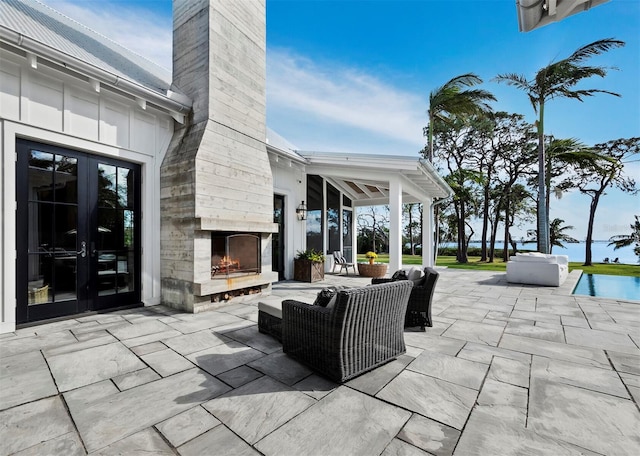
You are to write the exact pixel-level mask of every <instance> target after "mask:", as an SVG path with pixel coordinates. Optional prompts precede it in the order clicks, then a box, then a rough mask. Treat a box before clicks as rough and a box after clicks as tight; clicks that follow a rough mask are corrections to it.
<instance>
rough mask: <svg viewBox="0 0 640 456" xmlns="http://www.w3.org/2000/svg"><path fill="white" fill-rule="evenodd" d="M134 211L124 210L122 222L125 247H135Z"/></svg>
mask: <svg viewBox="0 0 640 456" xmlns="http://www.w3.org/2000/svg"><path fill="white" fill-rule="evenodd" d="M133 215H134V213H133V211H122V223H123V229H124V247H127V248H128V249H133V248H134V235H133V234H134V225H133V221H134V217H133Z"/></svg>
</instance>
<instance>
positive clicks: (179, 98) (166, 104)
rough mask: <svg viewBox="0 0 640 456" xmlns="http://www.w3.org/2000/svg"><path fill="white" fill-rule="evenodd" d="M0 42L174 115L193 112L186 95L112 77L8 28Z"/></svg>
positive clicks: (1, 32) (2, 31)
mask: <svg viewBox="0 0 640 456" xmlns="http://www.w3.org/2000/svg"><path fill="white" fill-rule="evenodd" d="M0 40H3V41H6V42H7V43H9V44H12V45H14V46H17V47H19V48H22V49H24V50H25V51H27V52H32V53H34V54H36V55H40V56H42V58H44V59H45V60H51V61H53V62H54V63H56V64H58V65H60V66H62V67H64V68H67V69H69V70H73V71H77V72H79V73H81V74H83V75H85V76H88V77H89V78H94V79H97V80H99V81H100V82H104V83H105V84H107V85H110V86H112V87H118V88H119V89H121V90H123V91H125V92H127V93H129V94H131V95H133V96H137V97H140V98H144V99H147V100H149V101H151V102H153V103H154V104H157V105H158V106H160V107H162V108H165V109H167V110H169V111H173V112H176V113H178V114H186V113H188V112H189V111H190V110H191V105H192V101H191V100H190V99H189V98H188V97H186V96H185V95H182V94H179V93H175V92H173V91H171V90H169V91H167V95H166V96H165V95H163V94H161V93H159V92H155V91H153V90H151V89H148V88H146V87H144V86H142V85H140V84H137V83H135V82H132V81H129V80H127V79H122V78H121V77H119V76H116V75H114V74H113V73H109V72H108V71H105V70H103V69H100V68H98V67H96V66H93V65H91V64H88V63H86V62H84V61H82V60H80V59H78V58H76V57H72V56H70V55H67V54H65V53H63V52H60V51H58V50H56V49H53V48H51V47H49V46H46V45H44V44H42V43H40V42H38V41H36V40H34V39H32V38H29V37H28V36H25V35H23V34H21V33H18V32H16V31H13V30H10V29H7V28H6V27H0ZM56 60H57V61H56ZM65 62H70V63H71V65H68V64H67V63H65Z"/></svg>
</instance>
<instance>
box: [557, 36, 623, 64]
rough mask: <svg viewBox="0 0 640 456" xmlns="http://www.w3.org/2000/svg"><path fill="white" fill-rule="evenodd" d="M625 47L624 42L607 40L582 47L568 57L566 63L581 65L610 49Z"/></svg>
mask: <svg viewBox="0 0 640 456" xmlns="http://www.w3.org/2000/svg"><path fill="white" fill-rule="evenodd" d="M624 45H625V42H624V41H621V40H616V39H614V38H605V39H602V40H598V41H594V42H593V43H589V44H587V45H585V46H582V47H581V48H580V49H578V50H576V51H575V52H574V53H573V54H571V55H570V56H569V57H567V58H566V59H565V61H568V62H572V63H579V62H582V61H583V60H586V59H588V58H589V57H593V56H594V55H600V54H602V53H604V52H607V51H609V50H610V49H613V48H618V47H623V46H624Z"/></svg>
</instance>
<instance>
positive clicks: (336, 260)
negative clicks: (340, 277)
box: [331, 251, 356, 275]
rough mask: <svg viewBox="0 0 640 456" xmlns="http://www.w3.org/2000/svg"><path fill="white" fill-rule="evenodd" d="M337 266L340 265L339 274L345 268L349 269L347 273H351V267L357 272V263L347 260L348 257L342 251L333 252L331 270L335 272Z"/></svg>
mask: <svg viewBox="0 0 640 456" xmlns="http://www.w3.org/2000/svg"><path fill="white" fill-rule="evenodd" d="M336 266H340V271H338V274H340V273H341V272H342V270H343V269H344V270H346V271H347V275H349V268H353V273H354V274H355V273H356V264H355V263H349V262H347V259H346V258H345V257H344V255H343V254H342V252H340V251H335V252H333V269H332V270H331V272H335V270H336Z"/></svg>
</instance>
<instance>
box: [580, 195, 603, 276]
mask: <svg viewBox="0 0 640 456" xmlns="http://www.w3.org/2000/svg"><path fill="white" fill-rule="evenodd" d="M601 194H602V193H601V192H597V193H595V194H594V195H593V198H592V199H591V204H590V205H589V225H587V240H586V245H585V252H584V264H583V266H591V265H592V261H591V241H592V240H593V222H594V221H595V218H596V209H597V207H598V201H599V200H600V195H601Z"/></svg>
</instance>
